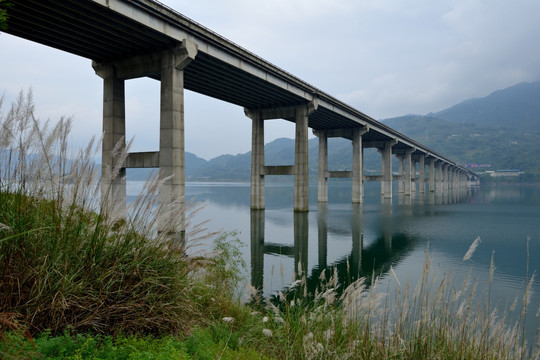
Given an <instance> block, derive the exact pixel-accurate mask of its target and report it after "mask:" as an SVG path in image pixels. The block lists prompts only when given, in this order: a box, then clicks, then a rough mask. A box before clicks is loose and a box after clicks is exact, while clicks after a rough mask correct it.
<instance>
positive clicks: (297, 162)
mask: <svg viewBox="0 0 540 360" xmlns="http://www.w3.org/2000/svg"><path fill="white" fill-rule="evenodd" d="M315 110H317V102H316V101H312V102H308V103H305V104H300V105H296V106H286V107H277V108H276V107H272V108H263V109H248V108H244V113H245V114H246V116H247V117H249V118H250V119H251V120H252V130H251V133H252V137H251V139H252V140H251V148H252V150H251V209H254V210H255V209H258V210H261V209H264V208H265V200H264V176H265V175H294V211H308V210H309V176H308V175H309V173H308V165H309V164H308V130H309V127H308V120H309V115H310V114H311V113H313V112H314V111H315ZM269 119H286V120H289V121H294V123H295V153H294V165H293V166H288V165H286V166H265V165H264V121H265V120H269Z"/></svg>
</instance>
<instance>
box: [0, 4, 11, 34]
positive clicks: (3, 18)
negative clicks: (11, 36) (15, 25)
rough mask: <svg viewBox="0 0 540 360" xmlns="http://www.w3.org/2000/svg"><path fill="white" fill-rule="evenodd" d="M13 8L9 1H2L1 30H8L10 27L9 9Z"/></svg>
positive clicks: (0, 7) (0, 9)
mask: <svg viewBox="0 0 540 360" xmlns="http://www.w3.org/2000/svg"><path fill="white" fill-rule="evenodd" d="M11 6H13V4H12V3H10V2H9V1H8V0H0V30H6V29H7V27H8V19H9V16H8V12H7V9H8V8H9V7H11Z"/></svg>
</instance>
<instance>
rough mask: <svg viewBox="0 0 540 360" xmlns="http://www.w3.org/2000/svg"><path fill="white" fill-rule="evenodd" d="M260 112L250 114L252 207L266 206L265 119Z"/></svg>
mask: <svg viewBox="0 0 540 360" xmlns="http://www.w3.org/2000/svg"><path fill="white" fill-rule="evenodd" d="M261 115H262V114H261V113H260V112H254V113H253V114H251V115H249V116H250V117H251V120H252V131H251V209H253V210H261V209H264V207H265V199H264V174H263V171H264V119H263V118H262V116H261Z"/></svg>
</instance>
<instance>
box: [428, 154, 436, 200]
mask: <svg viewBox="0 0 540 360" xmlns="http://www.w3.org/2000/svg"><path fill="white" fill-rule="evenodd" d="M435 161H436V160H435V159H434V158H429V160H428V162H429V192H430V193H435Z"/></svg>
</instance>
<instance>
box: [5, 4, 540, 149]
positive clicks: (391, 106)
mask: <svg viewBox="0 0 540 360" xmlns="http://www.w3.org/2000/svg"><path fill="white" fill-rule="evenodd" d="M162 2H163V3H165V4H166V5H168V6H170V7H171V8H173V9H175V10H177V11H179V12H180V13H182V14H184V15H186V16H188V17H190V18H191V19H193V20H195V21H197V22H198V23H200V24H202V25H204V26H206V27H207V28H210V29H211V30H213V31H215V32H217V33H219V34H220V35H222V36H224V37H226V38H228V39H229V40H231V41H233V42H235V43H237V44H239V45H240V46H242V47H244V48H246V49H248V50H249V51H251V52H253V53H255V54H256V55H259V56H261V57H263V58H264V59H266V60H268V61H270V62H271V63H273V64H275V65H277V66H278V67H280V68H282V69H284V70H286V71H288V72H290V73H292V74H293V75H295V76H298V77H300V78H301V79H303V80H305V81H306V82H308V83H310V84H311V85H314V86H315V87H318V88H319V89H321V90H323V91H325V92H327V93H329V94H330V95H333V96H335V97H337V98H338V99H340V100H342V101H344V102H345V103H347V104H349V105H352V106H353V107H355V108H357V109H358V110H360V111H362V112H364V113H366V114H368V115H370V116H371V117H373V118H376V119H384V118H388V117H394V116H400V115H405V114H413V113H414V114H426V113H429V112H435V111H439V110H442V109H444V108H446V107H449V106H451V105H454V104H456V103H458V102H460V101H463V100H465V99H468V98H471V97H483V96H487V95H489V94H490V93H491V92H493V91H495V90H498V89H502V88H505V87H508V86H511V85H514V84H516V83H519V82H523V81H527V82H532V81H537V80H540V46H539V39H540V20H539V19H540V1H538V0H437V1H434V0H371V1H365V0H197V1H193V0H189V1H188V0H162ZM0 49H1V51H0V91H1V92H5V102H7V103H10V102H11V101H12V100H13V99H14V98H15V96H16V94H17V93H18V92H19V91H20V90H21V89H28V88H29V87H31V88H32V90H33V93H34V98H35V102H36V107H37V113H38V116H39V117H40V118H42V119H47V118H50V119H52V120H54V119H58V118H60V116H62V115H67V116H73V117H74V130H73V139H74V142H75V143H76V144H86V143H87V142H88V140H89V138H90V136H91V135H92V134H96V135H98V134H100V133H101V118H102V96H103V95H102V94H103V89H102V80H101V78H99V77H98V76H96V75H95V73H94V71H93V69H92V67H91V62H90V60H88V59H84V58H79V57H77V56H74V55H70V54H67V53H63V52H61V51H59V50H55V49H51V48H47V47H45V46H42V45H39V44H35V43H31V42H29V41H26V40H23V39H19V38H16V37H13V36H11V35H8V34H5V33H1V34H0ZM3 110H4V111H6V110H7V109H6V107H5V106H4V109H3ZM126 117H127V120H126V121H127V136H128V137H135V140H134V145H133V151H154V150H157V149H158V129H159V123H158V118H159V83H158V82H157V81H155V80H150V79H138V80H130V81H128V82H127V85H126ZM265 126H266V127H265V141H266V142H269V141H272V140H274V139H276V138H279V137H291V138H292V137H293V136H294V128H293V125H292V124H291V123H288V122H285V121H271V122H267V123H266V125H265ZM185 136H186V151H190V152H192V153H195V154H196V155H198V156H200V157H202V158H205V159H210V158H213V157H215V156H218V155H221V154H237V153H244V152H247V151H250V147H251V121H250V120H249V119H248V118H247V117H245V115H244V112H243V109H242V108H240V107H237V106H234V105H230V104H226V103H223V102H221V101H218V100H215V99H211V98H207V97H204V96H201V95H198V94H194V93H191V92H188V91H186V101H185Z"/></svg>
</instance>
